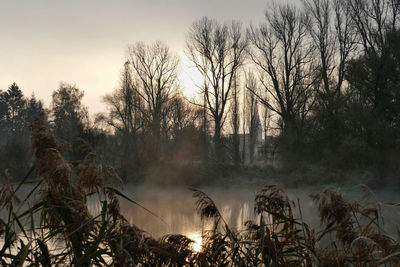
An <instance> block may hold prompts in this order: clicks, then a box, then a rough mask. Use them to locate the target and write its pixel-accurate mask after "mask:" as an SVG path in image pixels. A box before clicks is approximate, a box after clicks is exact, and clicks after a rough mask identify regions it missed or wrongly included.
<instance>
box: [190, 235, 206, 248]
mask: <svg viewBox="0 0 400 267" xmlns="http://www.w3.org/2000/svg"><path fill="white" fill-rule="evenodd" d="M188 237H189V238H190V239H192V240H193V241H194V242H193V243H192V248H193V250H194V251H195V252H200V251H201V246H202V243H203V238H202V237H201V235H200V234H196V233H192V234H189V235H188Z"/></svg>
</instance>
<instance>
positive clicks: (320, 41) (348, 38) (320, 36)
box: [303, 0, 355, 128]
mask: <svg viewBox="0 0 400 267" xmlns="http://www.w3.org/2000/svg"><path fill="white" fill-rule="evenodd" d="M303 3H304V7H305V10H306V11H308V14H309V15H310V18H311V23H310V24H309V32H310V35H311V38H312V40H313V43H314V46H315V47H316V50H317V54H318V61H319V63H318V65H319V66H318V72H317V82H316V83H315V87H316V89H317V91H318V94H319V97H318V100H319V106H320V108H322V109H324V110H325V112H323V114H325V115H329V119H330V120H333V123H334V125H333V128H338V125H337V116H338V114H337V113H338V109H339V108H340V105H341V104H343V101H342V99H341V97H342V91H343V82H344V78H345V66H346V62H347V60H348V58H349V56H350V53H351V52H352V51H353V50H354V42H355V33H354V31H353V29H352V23H351V20H352V18H351V13H350V8H349V7H348V6H347V5H346V4H345V1H344V0H333V1H331V0H304V2H303Z"/></svg>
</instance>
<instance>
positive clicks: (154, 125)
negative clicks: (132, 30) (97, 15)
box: [128, 41, 179, 157]
mask: <svg viewBox="0 0 400 267" xmlns="http://www.w3.org/2000/svg"><path fill="white" fill-rule="evenodd" d="M128 52H129V62H130V66H131V69H132V75H133V76H134V91H135V92H136V93H137V94H138V96H139V97H140V98H141V99H142V102H143V110H142V114H143V118H144V119H145V120H146V121H147V123H148V125H149V128H150V134H151V137H152V140H151V144H152V146H153V148H154V156H156V157H158V155H159V152H160V138H161V125H162V121H163V120H164V119H165V117H166V116H167V114H168V104H167V103H168V102H169V101H170V100H171V99H172V98H173V96H174V95H175V94H176V92H177V90H178V88H179V84H178V78H177V68H178V65H179V58H178V56H177V55H175V54H173V53H172V52H171V51H170V50H169V48H168V47H167V46H166V45H165V44H164V43H162V42H160V41H157V42H155V43H154V44H152V45H145V44H144V43H141V42H139V43H136V44H135V45H132V46H130V47H129V51H128Z"/></svg>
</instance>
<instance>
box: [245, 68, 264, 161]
mask: <svg viewBox="0 0 400 267" xmlns="http://www.w3.org/2000/svg"><path fill="white" fill-rule="evenodd" d="M246 89H247V90H246V93H245V95H246V106H247V110H246V115H245V117H246V120H247V125H248V132H249V144H248V145H249V161H250V163H253V162H254V154H255V148H256V143H257V137H258V136H257V134H258V130H259V129H260V128H259V127H260V126H261V125H260V117H259V114H258V99H257V95H260V92H259V85H258V83H257V80H256V77H255V76H254V74H253V73H252V72H249V73H248V75H247V79H246Z"/></svg>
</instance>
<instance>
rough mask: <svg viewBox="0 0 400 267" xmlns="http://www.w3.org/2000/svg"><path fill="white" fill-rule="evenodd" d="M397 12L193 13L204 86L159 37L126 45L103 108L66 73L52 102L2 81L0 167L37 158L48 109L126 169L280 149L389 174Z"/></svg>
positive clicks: (281, 156)
mask: <svg viewBox="0 0 400 267" xmlns="http://www.w3.org/2000/svg"><path fill="white" fill-rule="evenodd" d="M399 14H400V5H399V4H398V1H394V0H369V1H362V0H348V1H344V0H304V1H302V4H301V5H291V4H281V3H279V4H277V3H271V2H270V3H269V4H268V5H267V7H266V11H265V20H264V22H262V23H260V24H258V25H250V26H248V27H244V26H243V25H242V23H240V22H238V21H230V22H221V21H218V20H214V19H210V18H207V17H204V18H201V19H199V20H196V21H194V22H193V24H192V25H191V27H190V29H189V31H188V32H187V34H186V49H185V54H186V57H187V58H188V60H189V61H190V62H191V66H192V67H193V68H194V69H196V70H197V71H198V73H199V74H200V75H201V77H202V79H201V81H200V82H195V83H194V84H193V86H197V87H198V89H199V94H198V96H197V98H196V99H187V98H186V97H185V96H184V95H183V93H182V88H181V86H180V83H179V75H180V73H179V71H180V68H179V66H180V64H181V63H180V58H179V57H178V55H176V54H174V53H173V52H172V51H171V50H170V49H169V47H168V46H167V45H166V44H165V43H163V42H161V41H158V42H155V43H152V44H145V43H142V42H137V43H136V44H133V45H130V46H129V48H128V50H127V53H126V54H127V58H126V62H125V63H124V64H122V66H121V68H122V71H121V79H120V84H119V85H118V87H117V88H116V89H115V90H114V91H113V92H111V93H109V94H107V95H104V96H102V100H103V102H104V103H105V105H106V107H107V109H106V110H105V111H104V112H102V113H100V114H96V115H95V116H92V117H89V113H88V109H87V108H86V107H85V106H84V105H83V104H82V98H83V96H84V91H83V90H82V89H80V88H79V87H78V86H77V85H72V84H68V83H64V82H62V83H60V85H59V88H57V89H56V90H55V91H54V92H53V94H52V102H51V104H50V105H49V107H45V106H44V104H43V102H42V101H40V100H38V99H36V98H35V96H31V97H27V96H24V95H23V93H22V91H21V89H20V88H19V87H18V85H17V84H16V83H13V84H11V85H10V86H9V88H8V89H7V90H4V91H0V134H1V140H0V146H1V149H0V171H2V172H4V171H5V170H6V169H8V172H9V173H10V174H11V175H12V176H14V177H19V176H22V175H23V174H24V173H26V171H27V169H29V166H28V165H27V164H28V163H25V162H27V161H26V160H25V159H26V158H27V157H28V155H29V154H28V151H29V146H30V145H29V131H30V130H29V124H30V122H31V121H32V119H33V118H34V117H35V116H40V117H42V118H45V119H47V120H49V122H50V124H51V126H52V127H53V130H54V132H55V135H56V136H57V138H59V139H60V140H62V141H64V142H65V150H66V156H67V158H68V160H70V161H74V160H79V159H81V158H82V152H81V149H80V141H79V140H80V138H82V139H85V140H87V141H88V142H89V143H90V144H91V145H92V146H93V147H94V149H95V150H96V151H97V153H98V155H99V156H100V157H101V159H102V160H103V161H105V162H107V163H108V164H111V165H112V166H114V167H115V168H116V170H117V172H118V174H119V175H120V176H121V177H122V178H123V179H125V180H127V181H135V182H137V181H142V180H143V179H146V178H148V177H151V176H160V179H163V178H165V177H166V176H168V173H172V174H173V175H176V176H180V177H182V178H183V179H190V176H191V175H200V176H201V175H210V172H211V171H210V170H216V169H217V170H220V171H221V172H224V171H229V170H232V168H231V167H230V166H234V167H236V168H238V169H239V168H240V167H243V166H247V167H246V168H248V166H249V165H250V166H252V165H257V166H265V165H267V164H271V162H269V160H270V158H271V154H273V156H274V166H278V167H279V168H280V169H282V170H285V171H293V172H298V171H299V170H301V171H306V172H307V170H315V169H318V170H323V172H333V171H334V172H339V173H340V172H341V171H344V172H346V171H354V170H359V171H360V172H361V173H368V175H369V174H370V176H371V177H373V179H372V182H373V181H375V182H376V183H377V182H378V181H379V183H381V182H382V181H383V180H382V179H391V178H393V177H395V176H396V175H397V174H398V173H399V169H398V166H399V156H400V124H399V123H400V102H399V101H400V83H399V82H400V31H399V22H398V19H399ZM260 135H261V136H262V139H261V141H260V140H259V136H260ZM246 151H247V152H246ZM267 159H269V160H267ZM25 165H26V166H25ZM206 165H207V168H205V166H206ZM171 170H172V171H171ZM200 170H201V171H200ZM199 172H200V174H199ZM217 172H218V171H217ZM200 176H199V177H200ZM200 178H201V177H200ZM304 182H305V183H306V182H307V181H304Z"/></svg>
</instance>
